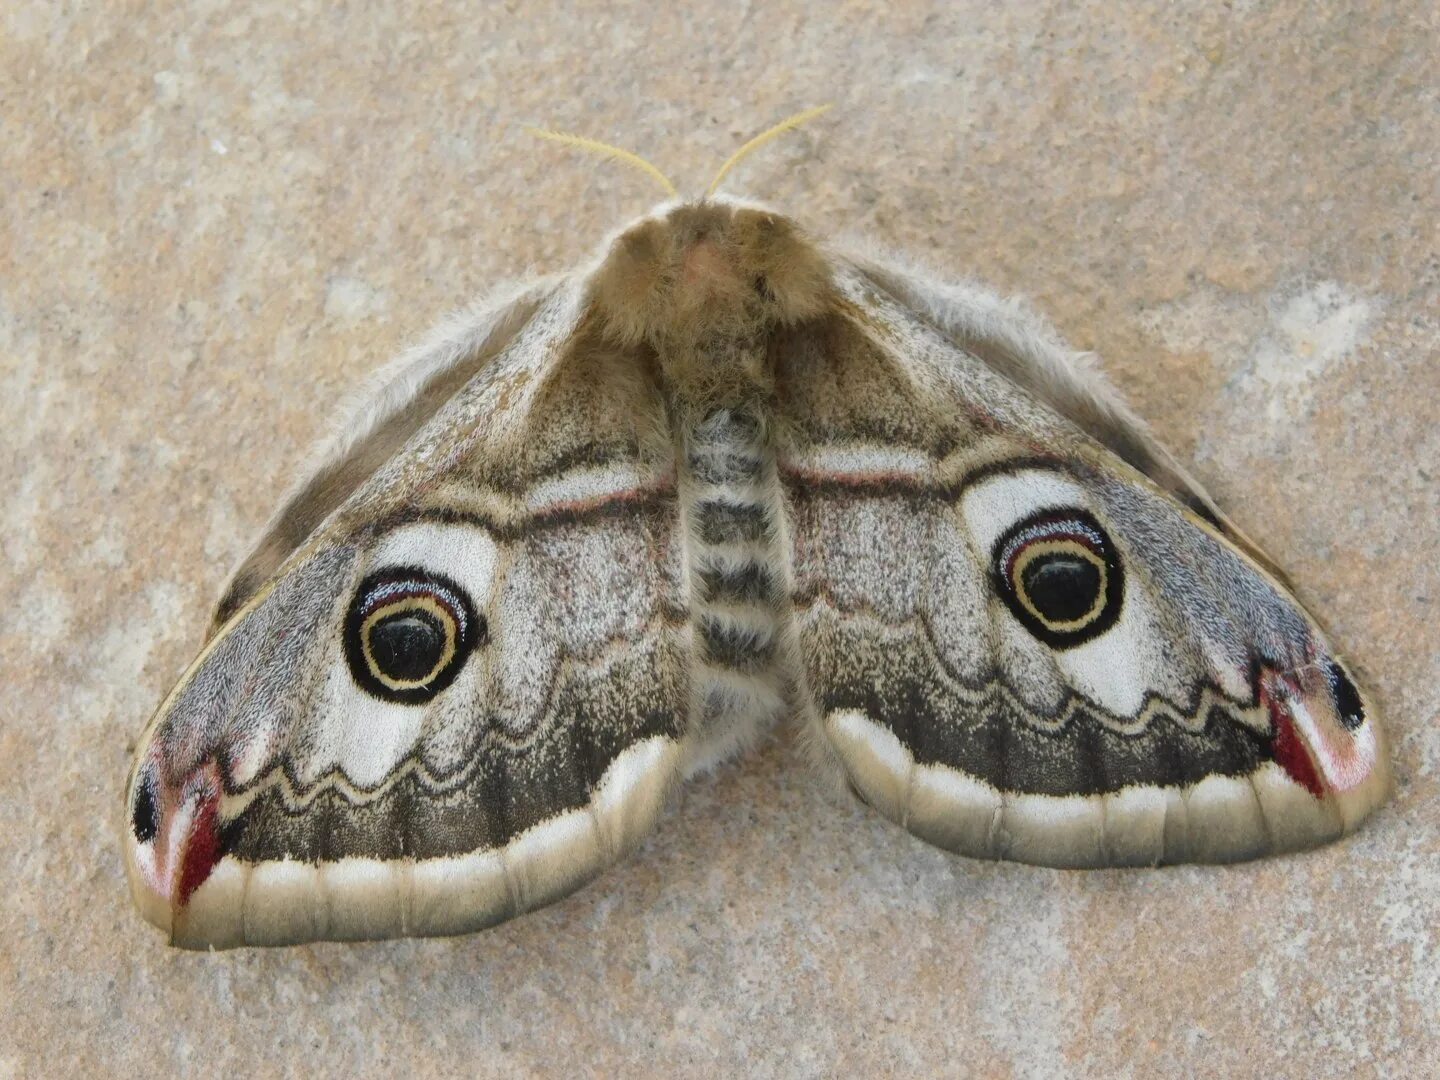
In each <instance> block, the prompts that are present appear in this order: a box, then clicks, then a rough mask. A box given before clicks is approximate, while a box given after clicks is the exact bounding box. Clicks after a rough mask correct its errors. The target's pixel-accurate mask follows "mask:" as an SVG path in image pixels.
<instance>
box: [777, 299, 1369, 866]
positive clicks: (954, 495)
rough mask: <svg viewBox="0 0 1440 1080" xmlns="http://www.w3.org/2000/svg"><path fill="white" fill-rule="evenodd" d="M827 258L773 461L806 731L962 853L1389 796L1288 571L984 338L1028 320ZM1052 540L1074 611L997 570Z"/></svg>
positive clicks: (1085, 850) (1111, 854)
mask: <svg viewBox="0 0 1440 1080" xmlns="http://www.w3.org/2000/svg"><path fill="white" fill-rule="evenodd" d="M838 285H839V288H840V290H841V293H842V297H843V301H842V312H841V314H840V315H839V316H838V317H836V318H834V319H833V320H831V321H830V323H829V325H827V326H825V327H824V328H822V329H819V330H817V331H816V332H814V333H812V334H809V335H806V336H805V337H804V339H803V340H792V341H786V342H784V343H783V344H782V345H781V347H780V348H778V349H777V350H776V355H777V358H778V362H779V364H780V370H781V381H780V395H779V397H780V400H781V401H782V402H783V403H784V405H783V407H784V408H785V409H786V413H787V415H786V421H787V422H786V423H785V425H784V427H783V430H784V432H785V436H784V445H783V446H782V448H781V450H780V462H781V472H782V475H783V476H784V478H785V486H786V497H787V500H788V505H789V507H790V512H791V515H792V518H793V533H794V537H795V539H794V577H795V604H796V619H797V623H798V628H799V636H800V640H801V649H802V652H803V654H804V657H805V663H806V675H807V678H808V682H809V687H810V690H811V693H812V694H813V696H814V699H815V706H816V714H817V718H818V723H819V725H820V727H821V732H820V734H821V737H822V739H823V740H824V741H825V742H826V743H827V745H830V746H831V747H832V748H833V749H834V750H835V751H836V754H837V756H838V758H839V759H840V761H841V763H842V766H843V768H844V769H845V771H846V773H847V775H848V777H849V780H850V783H851V785H852V786H853V787H854V788H855V789H856V790H857V791H859V792H860V793H861V794H862V796H863V797H864V798H865V799H866V800H867V801H869V802H871V803H872V804H873V805H875V806H876V807H877V808H878V809H880V810H881V811H882V812H884V813H885V814H887V815H888V816H890V817H892V818H894V819H896V820H897V821H900V822H901V823H903V824H905V825H906V826H907V827H908V828H910V829H911V830H912V831H914V832H916V833H917V834H919V835H920V836H922V837H924V838H926V839H929V840H931V841H933V842H935V843H938V844H941V845H942V846H945V847H948V848H951V849H953V850H958V851H961V852H964V853H966V854H971V855H979V856H986V857H998V858H1011V859H1018V860H1021V861H1028V862H1036V863H1042V864H1047V865H1059V866H1096V865H1108V864H1126V863H1157V862H1174V861H1223V860H1229V859H1236V858H1246V857H1251V856H1255V855H1259V854H1264V853H1267V852H1270V851H1277V850H1286V849H1291V848H1296V847H1303V846H1309V845H1311V844H1315V843H1319V842H1322V841H1323V840H1326V839H1329V838H1331V837H1333V836H1335V835H1338V834H1340V833H1341V832H1343V831H1345V830H1346V829H1348V828H1350V827H1352V826H1353V825H1354V824H1355V823H1356V822H1357V821H1358V820H1359V819H1360V818H1362V817H1363V816H1364V815H1365V813H1367V812H1368V810H1369V809H1370V808H1371V807H1372V806H1373V805H1375V803H1376V802H1378V801H1379V800H1380V799H1381V798H1382V797H1383V795H1384V791H1385V788H1386V785H1387V776H1386V768H1385V754H1384V748H1383V745H1382V743H1381V736H1380V734H1379V728H1378V725H1377V724H1376V722H1375V720H1374V717H1373V716H1371V715H1370V714H1369V710H1368V708H1367V707H1366V706H1365V705H1364V703H1363V701H1362V699H1361V697H1360V695H1359V691H1358V690H1356V689H1355V687H1354V683H1353V682H1352V681H1351V680H1350V677H1349V676H1348V674H1346V672H1345V670H1344V668H1343V667H1342V666H1341V665H1340V663H1339V661H1338V660H1336V659H1335V657H1334V655H1333V653H1332V652H1331V650H1330V648H1329V646H1328V644H1327V643H1326V641H1325V639H1324V636H1323V634H1322V633H1321V632H1320V631H1319V629H1318V628H1317V627H1316V626H1315V624H1314V623H1313V621H1312V620H1311V619H1310V618H1309V617H1308V616H1307V615H1306V614H1305V613H1304V612H1303V611H1302V610H1301V608H1300V607H1299V606H1298V604H1296V602H1295V601H1294V600H1293V598H1291V597H1290V596H1289V595H1288V594H1287V593H1286V592H1285V591H1284V589H1283V588H1282V587H1281V586H1280V585H1279V584H1278V582H1277V581H1276V580H1275V579H1274V578H1273V577H1271V576H1270V575H1269V574H1267V573H1266V572H1265V571H1264V570H1262V569H1261V568H1260V567H1259V566H1258V565H1257V564H1256V563H1255V562H1254V561H1253V560H1251V559H1250V558H1249V557H1247V555H1246V554H1244V553H1242V551H1241V549H1240V545H1239V544H1238V543H1237V542H1235V540H1234V539H1233V538H1232V537H1227V535H1226V534H1225V532H1224V531H1223V530H1224V526H1223V525H1220V526H1217V527H1211V526H1208V525H1206V524H1203V523H1202V521H1201V518H1200V517H1197V515H1196V514H1195V513H1194V512H1193V510H1192V509H1191V508H1190V507H1188V506H1187V505H1185V503H1189V502H1190V500H1188V499H1187V500H1184V502H1182V501H1181V500H1180V499H1178V498H1177V497H1176V495H1175V493H1174V492H1173V491H1172V490H1171V489H1170V487H1169V484H1170V481H1171V480H1173V478H1174V476H1173V474H1172V473H1171V472H1169V471H1168V470H1161V475H1160V476H1159V477H1158V479H1156V480H1152V479H1151V478H1150V477H1148V476H1146V475H1144V474H1142V473H1141V472H1139V471H1138V470H1137V469H1136V468H1135V467H1134V466H1133V465H1132V464H1130V463H1128V462H1127V461H1125V460H1124V459H1122V458H1121V457H1119V456H1117V455H1116V454H1115V453H1113V452H1112V450H1111V449H1110V448H1109V447H1107V446H1105V445H1102V444H1101V443H1099V442H1097V441H1096V440H1095V439H1093V438H1091V437H1090V436H1089V435H1088V433H1087V432H1085V431H1082V430H1081V429H1080V428H1079V427H1078V426H1077V425H1076V424H1075V422H1074V421H1073V420H1072V419H1071V418H1070V417H1069V416H1067V415H1065V414H1064V413H1062V412H1061V411H1059V410H1058V409H1057V408H1056V407H1055V405H1054V404H1053V403H1052V402H1050V401H1047V400H1045V398H1044V397H1043V396H1042V395H1041V394H1039V393H1037V392H1036V389H1035V387H1034V386H1033V385H1027V380H1026V379H1020V380H1017V379H1016V378H1014V377H1013V376H1014V372H1013V371H1012V370H1007V369H1006V368H1005V366H1004V365H999V366H997V365H994V364H992V363H988V362H987V361H986V360H984V359H982V358H981V357H980V356H977V355H975V352H980V353H981V354H982V355H983V354H984V353H986V352H987V351H989V352H990V353H997V352H999V351H1001V350H1002V349H1003V348H1004V347H1005V346H1006V343H1007V342H1013V341H1014V340H1017V339H1020V338H1022V337H1024V335H1025V333H1026V332H1027V331H1026V328H1025V327H1024V326H1020V327H1016V326H1006V327H1005V328H1004V330H1005V332H1004V333H1001V332H1000V331H999V330H994V329H992V330H991V331H990V332H989V339H990V348H989V349H988V350H986V349H980V350H975V351H971V350H969V349H968V348H961V347H960V344H959V343H958V342H957V340H956V339H955V338H952V337H950V336H947V334H946V333H945V332H944V330H943V327H938V326H937V325H936V324H935V323H934V321H932V319H931V318H928V317H923V316H922V314H921V313H919V312H916V311H915V310H912V309H911V308H910V307H908V306H907V305H906V304H905V303H903V302H901V300H899V299H897V298H896V297H895V296H892V295H891V294H889V293H888V292H886V291H885V290H883V289H882V288H881V287H880V286H879V285H878V284H877V283H876V281H875V280H874V279H873V278H872V277H869V276H866V275H864V274H861V273H858V272H848V273H842V274H840V275H839V277H838ZM987 317H998V316H995V313H994V311H990V312H988V313H987ZM967 325H968V326H969V327H970V329H969V331H967V332H970V333H972V334H973V333H975V332H977V331H975V327H976V326H977V325H978V326H980V327H981V328H982V330H983V327H984V320H983V319H980V318H979V317H976V318H973V319H971V320H970V321H969V323H968V324H967ZM1028 340H1030V341H1031V342H1032V343H1033V342H1034V341H1038V340H1043V335H1039V334H1031V335H1030V337H1029V339H1028ZM1011 358H1012V360H1014V361H1015V362H1016V363H1020V362H1022V361H1023V359H1024V358H1023V357H1021V358H1019V359H1018V360H1016V359H1015V357H1014V356H1013V354H1011ZM1055 362H1056V363H1057V364H1059V363H1061V362H1063V357H1057V358H1056V361H1055ZM1032 374H1033V373H1032ZM1028 382H1029V383H1034V382H1036V379H1035V378H1031V379H1029V380H1028ZM1116 415H1121V414H1116ZM1142 463H1143V462H1142ZM1087 551H1088V552H1090V554H1088V555H1087V554H1086V552H1087ZM1087 559H1088V560H1089V563H1088V564H1087V563H1086V561H1085V560H1087ZM1036 560H1039V561H1038V562H1037V561H1036ZM1056 560H1058V561H1059V562H1060V563H1066V560H1069V563H1067V564H1066V565H1067V567H1068V569H1066V568H1062V569H1061V570H1060V571H1059V572H1060V573H1073V574H1079V575H1080V577H1081V578H1084V580H1086V581H1091V582H1092V584H1093V585H1094V588H1095V590H1096V592H1095V596H1094V598H1093V604H1092V609H1091V613H1090V614H1089V615H1086V616H1085V618H1089V619H1090V620H1091V621H1090V622H1089V623H1088V624H1083V625H1082V623H1083V620H1082V621H1075V620H1071V619H1069V617H1068V616H1069V613H1066V612H1063V611H1062V612H1060V614H1062V615H1066V618H1063V619H1059V620H1058V621H1054V620H1051V619H1050V615H1054V614H1055V613H1056V610H1058V609H1055V610H1051V611H1050V614H1049V615H1047V614H1046V611H1045V610H1042V609H1040V608H1038V607H1037V606H1036V605H1037V604H1039V603H1041V601H1035V599H1034V598H1035V597H1036V596H1041V597H1048V598H1049V599H1046V600H1044V601H1043V602H1044V603H1047V604H1049V603H1052V602H1058V603H1060V604H1061V606H1062V607H1063V605H1064V603H1065V602H1066V600H1065V597H1064V596H1060V597H1059V600H1058V601H1055V600H1054V596H1055V595H1058V594H1057V593H1055V591H1054V589H1053V588H1051V591H1050V592H1049V593H1047V592H1046V588H1047V587H1046V586H1045V585H1044V584H1043V582H1041V580H1040V579H1038V578H1037V579H1027V580H1031V581H1032V584H1033V586H1034V592H1033V595H1032V592H1031V591H1030V586H1025V587H1023V588H1022V587H1019V586H1013V585H1012V584H1010V583H1011V582H1012V581H1014V580H1018V579H1017V578H1015V577H1014V574H1016V573H1018V572H1019V571H1016V569H1015V568H1016V567H1021V568H1028V569H1026V570H1025V572H1027V573H1029V572H1031V571H1035V570H1036V568H1039V571H1044V572H1048V571H1047V570H1046V568H1047V567H1050V568H1051V569H1053V564H1055V562H1056ZM1087 566H1089V567H1090V568H1089V569H1087V568H1086V567H1087ZM1006 567H1008V568H1009V569H1008V570H1006V569H1004V568H1006ZM1077 567H1078V568H1079V569H1076V568H1077ZM1007 574H1009V575H1011V576H1007ZM1087 574H1088V575H1091V577H1089V578H1086V577H1085V575H1087ZM1052 580H1053V579H1052ZM1076 580H1079V578H1077V579H1076ZM1036 582H1039V583H1036ZM1107 590H1113V593H1112V592H1111V591H1107ZM1027 605H1029V606H1027ZM1092 616H1093V617H1092Z"/></svg>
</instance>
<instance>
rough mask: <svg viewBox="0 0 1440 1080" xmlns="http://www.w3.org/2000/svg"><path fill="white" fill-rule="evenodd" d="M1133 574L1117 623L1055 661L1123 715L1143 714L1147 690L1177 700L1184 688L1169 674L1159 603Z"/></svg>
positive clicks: (1092, 695)
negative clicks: (1157, 611)
mask: <svg viewBox="0 0 1440 1080" xmlns="http://www.w3.org/2000/svg"><path fill="white" fill-rule="evenodd" d="M1122 558H1123V556H1122ZM1134 576H1135V575H1132V580H1131V581H1130V583H1129V585H1128V586H1127V587H1126V590H1125V604H1124V607H1123V608H1122V609H1121V613H1120V618H1119V619H1118V620H1117V621H1116V623H1115V625H1114V626H1112V627H1110V629H1109V630H1106V631H1105V632H1104V633H1103V634H1101V635H1100V636H1099V637H1096V638H1092V639H1090V640H1089V641H1087V642H1085V643H1083V644H1081V645H1076V646H1074V647H1072V648H1069V649H1061V650H1059V651H1058V652H1057V653H1056V655H1055V663H1056V664H1057V665H1058V666H1059V668H1060V670H1061V671H1062V672H1063V673H1064V675H1065V678H1066V679H1068V680H1069V682H1070V685H1071V686H1073V687H1075V689H1076V690H1078V691H1080V692H1081V693H1082V694H1084V695H1085V696H1086V697H1087V698H1089V699H1090V700H1091V701H1094V702H1096V703H1098V704H1100V705H1102V706H1104V707H1105V708H1106V709H1108V710H1109V711H1110V712H1112V713H1114V714H1115V715H1116V716H1121V717H1127V716H1135V715H1136V714H1137V713H1139V712H1140V709H1141V707H1142V706H1143V705H1144V703H1145V695H1146V692H1147V691H1151V690H1159V691H1164V692H1165V693H1166V695H1167V696H1169V697H1170V698H1171V699H1172V700H1175V699H1177V698H1178V699H1181V700H1183V695H1182V693H1181V691H1182V690H1183V689H1184V688H1182V687H1180V686H1179V685H1178V684H1177V680H1175V679H1174V678H1172V677H1170V673H1169V670H1168V665H1169V661H1167V660H1166V658H1165V656H1164V654H1163V653H1162V651H1161V647H1162V645H1163V644H1164V639H1163V637H1162V636H1161V633H1160V631H1159V629H1158V627H1157V625H1156V620H1155V615H1154V608H1153V607H1152V606H1151V603H1150V598H1149V597H1148V596H1146V595H1145V592H1144V590H1143V589H1141V588H1139V587H1138V586H1139V583H1138V582H1137V581H1135V580H1133V578H1134ZM1200 721H1201V722H1202V723H1203V722H1204V718H1203V717H1201V718H1200Z"/></svg>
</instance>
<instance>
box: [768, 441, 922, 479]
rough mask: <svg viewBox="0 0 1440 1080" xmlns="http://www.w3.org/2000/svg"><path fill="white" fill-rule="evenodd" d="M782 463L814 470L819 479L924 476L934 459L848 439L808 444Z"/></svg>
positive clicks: (812, 471) (912, 451)
mask: <svg viewBox="0 0 1440 1080" xmlns="http://www.w3.org/2000/svg"><path fill="white" fill-rule="evenodd" d="M786 466H787V468H790V469H793V470H799V471H803V472H806V473H812V474H815V475H816V476H817V478H819V479H825V478H832V477H833V478H836V479H853V480H864V479H866V478H869V477H877V478H878V477H885V476H893V475H894V474H896V473H900V474H902V475H906V476H913V477H916V478H918V479H927V478H931V477H933V475H934V472H935V459H934V458H933V457H932V456H931V455H929V454H926V453H922V452H920V451H917V450H906V449H904V448H903V447H898V446H884V445H881V444H878V443H852V444H851V445H849V446H844V445H839V444H831V445H829V446H824V447H813V448H809V449H807V450H806V451H805V452H803V453H802V454H800V455H798V456H796V457H793V458H790V459H789V460H787V462H786Z"/></svg>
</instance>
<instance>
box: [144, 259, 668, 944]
mask: <svg viewBox="0 0 1440 1080" xmlns="http://www.w3.org/2000/svg"><path fill="white" fill-rule="evenodd" d="M464 359H465V358H464V357H463V356H457V357H456V358H455V362H457V363H462V362H464ZM417 423H418V426H415V427H414V430H413V432H412V434H410V436H409V437H408V438H407V439H406V440H405V441H404V443H403V445H402V446H401V447H400V448H399V449H398V450H397V451H396V452H395V453H394V454H393V455H392V456H390V457H388V458H387V459H385V460H384V461H382V462H380V463H379V464H378V467H376V468H375V471H373V473H371V474H370V475H369V476H368V478H365V479H363V480H357V481H355V483H354V486H353V490H351V491H349V493H348V494H346V495H345V496H344V497H343V498H342V499H339V500H338V501H337V503H336V506H335V508H334V509H333V511H332V512H330V513H329V514H328V516H326V517H325V519H324V520H323V523H321V524H319V526H318V528H317V529H316V530H315V531H314V532H313V533H312V534H310V535H309V536H308V537H307V538H305V539H304V540H303V541H300V542H298V543H297V544H296V545H295V546H294V549H293V550H292V551H290V552H289V553H288V555H287V556H286V557H285V559H284V562H283V565H281V566H280V567H279V569H278V571H276V572H275V573H274V574H273V575H272V576H270V577H269V578H268V580H266V581H265V582H264V583H262V584H259V585H258V586H254V587H253V588H252V589H251V590H250V591H248V593H247V596H246V598H245V599H244V601H243V603H242V604H241V606H240V607H239V610H238V611H237V612H236V613H235V614H234V615H233V616H232V617H231V618H229V620H228V621H227V622H226V623H225V624H224V626H223V627H222V628H221V629H220V631H219V632H218V634H217V636H215V637H214V639H213V640H212V641H211V642H210V644H209V645H208V646H207V648H206V650H205V652H204V653H203V654H202V655H201V656H200V658H199V659H198V660H197V661H196V662H195V664H194V665H193V666H192V667H191V669H190V670H189V671H188V672H187V673H186V675H185V676H184V678H183V679H182V680H181V681H180V684H179V685H178V686H177V687H176V689H175V690H174V691H173V692H172V693H171V695H170V697H169V698H168V699H167V701H166V702H165V703H164V705H162V707H161V709H160V710H159V713H158V714H157V716H156V718H155V720H154V721H153V722H152V724H151V726H150V728H149V729H148V730H147V733H146V735H145V737H144V739H143V741H142V745H141V747H140V751H139V755H138V758H137V762H136V768H135V772H134V775H133V778H132V781H131V785H130V791H129V807H128V809H129V813H128V818H129V822H130V824H129V829H128V834H127V842H126V853H127V861H128V865H129V870H130V876H131V883H132V890H133V892H134V895H135V897H136V900H137V903H138V904H139V905H140V907H141V909H142V910H143V911H144V912H145V914H146V915H147V917H148V918H150V920H151V921H152V922H155V923H156V924H157V925H159V926H161V927H162V928H164V929H166V930H168V931H169V933H170V934H171V937H172V940H173V941H174V942H175V943H177V944H181V945H186V946H196V947H199V946H207V945H210V946H218V947H223V946H230V945H239V944H282V943H291V942H298V941H306V940H314V939H325V938H329V939H352V938H376V937H389V936H397V935H425V934H447V933H458V932H462V931H467V930H472V929H476V928H479V927H482V926H486V925H490V924H493V923H495V922H498V921H500V920H503V919H505V918H508V917H510V916H512V915H514V914H516V913H518V912H521V911H525V910H528V909H530V908H533V907H536V906H538V905H540V904H543V903H546V902H548V901H550V900H553V899H555V898H557V897H559V896H561V895H564V894H565V893H567V892H569V891H571V890H572V889H574V888H576V887H578V886H579V885H580V884H581V883H583V882H584V881H586V880H588V879H589V878H591V877H592V876H594V875H595V874H596V873H598V872H599V871H600V870H601V869H603V868H604V867H605V866H607V865H609V864H610V863H612V862H614V861H615V860H616V859H617V858H619V857H620V856H621V855H622V854H623V853H624V852H625V851H626V850H628V849H629V848H630V847H632V846H633V845H634V844H635V843H636V842H637V841H638V840H639V838H640V837H641V836H642V835H643V834H644V833H645V832H646V831H647V830H648V829H649V827H650V826H651V824H652V823H653V822H654V820H655V818H656V816H657V814H658V812H659V808H660V805H661V802H662V800H663V798H664V795H665V792H666V790H667V789H668V787H669V785H670V784H671V782H672V781H673V779H674V777H675V776H676V774H677V763H678V761H679V759H680V757H681V746H682V741H683V730H684V723H685V718H684V709H685V705H686V702H687V700H688V688H687V685H686V679H687V676H686V667H685V659H684V653H683V648H684V643H683V634H682V633H681V631H680V630H679V629H678V628H679V627H681V626H683V621H684V618H683V612H682V611H680V610H679V607H678V605H679V604H681V603H682V601H681V599H680V597H681V596H682V593H681V590H680V588H679V584H678V581H679V577H678V575H679V572H680V571H679V554H678V551H677V548H676V541H675V537H674V535H673V528H672V526H673V522H674V520H675V509H674V478H673V466H672V464H671V460H672V459H671V457H670V455H669V450H668V443H667V442H666V441H665V439H664V436H663V431H664V426H663V420H662V419H661V416H660V406H659V401H658V398H657V397H656V395H655V393H654V388H653V387H651V386H650V385H649V384H648V383H647V382H646V381H645V378H644V375H643V372H642V371H641V365H639V364H637V363H636V362H635V358H634V357H630V356H624V355H619V354H616V353H615V352H614V351H613V350H609V349H607V348H605V347H604V346H601V345H600V344H599V343H598V342H597V341H596V340H595V339H594V338H593V337H592V336H591V335H590V334H589V333H588V332H587V330H586V324H585V320H584V300H583V296H582V293H581V289H580V287H579V286H577V285H563V286H561V287H559V288H557V289H556V290H554V291H553V292H552V293H550V294H549V295H548V296H546V297H545V298H543V300H541V301H540V302H539V303H538V304H537V305H536V307H535V310H534V311H533V313H532V314H530V316H529V317H528V319H526V320H525V321H524V322H523V325H522V326H520V327H519V328H518V329H517V330H516V331H515V333H514V334H513V337H511V338H509V339H508V340H507V342H506V343H504V344H503V347H500V348H499V349H498V351H497V353H496V355H495V356H494V358H493V359H492V360H490V361H489V362H487V363H484V364H482V365H478V366H477V368H476V370H475V371H474V372H473V374H471V375H470V377H469V378H468V381H465V382H464V383H463V385H462V386H460V387H459V388H458V389H456V390H455V391H454V393H453V395H452V396H451V397H450V398H449V399H448V400H446V401H445V402H444V403H443V404H440V405H437V406H435V407H433V409H430V410H429V411H428V412H427V414H426V416H424V417H420V418H419V419H418V421H417ZM377 430H389V431H390V436H389V437H392V438H393V426H392V427H391V428H390V429H386V428H385V425H384V424H380V425H377ZM347 452H348V453H351V454H352V456H354V453H359V454H360V455H361V456H362V457H363V454H364V453H365V452H366V451H365V450H364V448H363V447H362V448H360V449H359V450H358V451H357V450H356V449H355V448H353V447H352V448H350V450H349V451H347ZM352 479H353V478H352ZM303 490H304V488H303V487H302V491H303ZM302 509H303V507H302ZM262 546H263V545H262Z"/></svg>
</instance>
